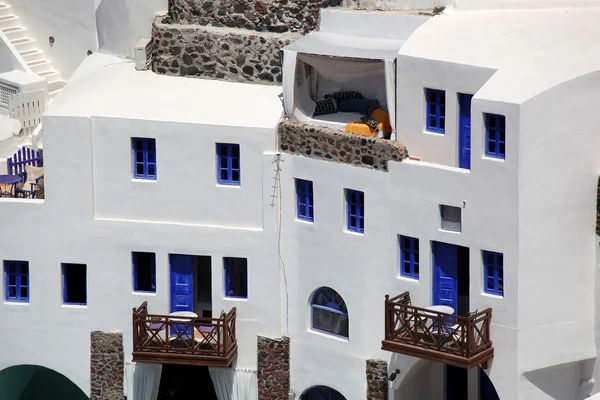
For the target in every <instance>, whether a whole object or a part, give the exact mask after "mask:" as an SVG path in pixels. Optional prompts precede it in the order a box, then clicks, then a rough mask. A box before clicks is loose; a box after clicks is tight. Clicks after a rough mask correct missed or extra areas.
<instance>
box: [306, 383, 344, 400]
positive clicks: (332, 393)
mask: <svg viewBox="0 0 600 400" xmlns="http://www.w3.org/2000/svg"><path fill="white" fill-rule="evenodd" d="M300 400H346V398H345V397H344V396H342V394H341V393H340V392H338V391H337V390H335V389H332V388H330V387H328V386H314V387H312V388H310V389H308V390H307V391H306V392H304V394H303V395H302V396H301V397H300Z"/></svg>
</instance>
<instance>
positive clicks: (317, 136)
mask: <svg viewBox="0 0 600 400" xmlns="http://www.w3.org/2000/svg"><path fill="white" fill-rule="evenodd" d="M278 135H279V143H280V150H281V151H283V152H284V153H289V154H294V155H299V156H304V157H310V158H315V159H318V160H325V161H332V162H339V163H344V164H350V165H354V166H357V167H363V168H370V169H375V170H380V171H386V172H387V170H388V162H389V161H397V162H400V161H402V160H404V159H406V158H407V157H408V151H407V150H406V147H405V146H404V145H403V144H402V143H400V142H398V141H396V140H387V139H375V138H368V137H363V136H359V135H355V134H352V133H346V132H342V131H338V130H335V129H330V128H325V127H319V126H313V125H304V124H298V123H294V122H291V121H283V122H281V123H280V124H279V128H278Z"/></svg>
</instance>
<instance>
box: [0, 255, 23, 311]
mask: <svg viewBox="0 0 600 400" xmlns="http://www.w3.org/2000/svg"><path fill="white" fill-rule="evenodd" d="M4 285H5V297H4V298H5V299H6V301H11V302H18V303H27V302H29V263H28V262H27V261H4Z"/></svg>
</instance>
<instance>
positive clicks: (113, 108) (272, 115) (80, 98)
mask: <svg viewBox="0 0 600 400" xmlns="http://www.w3.org/2000/svg"><path fill="white" fill-rule="evenodd" d="M281 92H282V91H281V87H279V86H272V85H271V86H270V85H260V84H249V83H236V82H225V81H218V80H209V79H200V78H184V77H172V76H165V75H158V74H155V73H153V72H151V71H137V70H136V69H135V62H132V61H130V60H123V59H119V58H116V57H112V56H108V55H105V54H101V53H96V54H94V55H92V56H90V57H88V58H86V60H85V61H84V62H83V63H82V65H81V66H80V67H79V68H78V70H77V71H76V72H75V74H74V75H73V77H72V78H71V79H70V80H69V81H68V83H67V84H66V85H65V87H64V89H63V90H62V92H60V93H59V94H58V96H57V97H56V98H55V99H54V100H53V101H52V102H51V103H50V105H49V106H48V108H47V109H46V113H45V115H49V116H72V117H93V116H95V117H111V118H126V119H141V120H153V121H171V122H185V123H197V124H204V125H220V126H240V127H254V128H267V129H274V128H275V126H276V125H277V122H278V121H279V119H280V118H281V116H282V113H283V107H282V103H281V100H280V98H279V96H280V94H281Z"/></svg>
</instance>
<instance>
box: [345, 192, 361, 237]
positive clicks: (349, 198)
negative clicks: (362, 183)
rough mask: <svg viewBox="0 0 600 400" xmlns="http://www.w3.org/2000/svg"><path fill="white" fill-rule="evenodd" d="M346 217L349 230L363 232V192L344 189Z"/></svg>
mask: <svg viewBox="0 0 600 400" xmlns="http://www.w3.org/2000/svg"><path fill="white" fill-rule="evenodd" d="M346 214H347V216H346V219H347V222H348V223H347V225H348V230H349V231H350V232H358V233H365V194H364V193H363V192H360V191H358V190H351V189H346Z"/></svg>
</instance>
